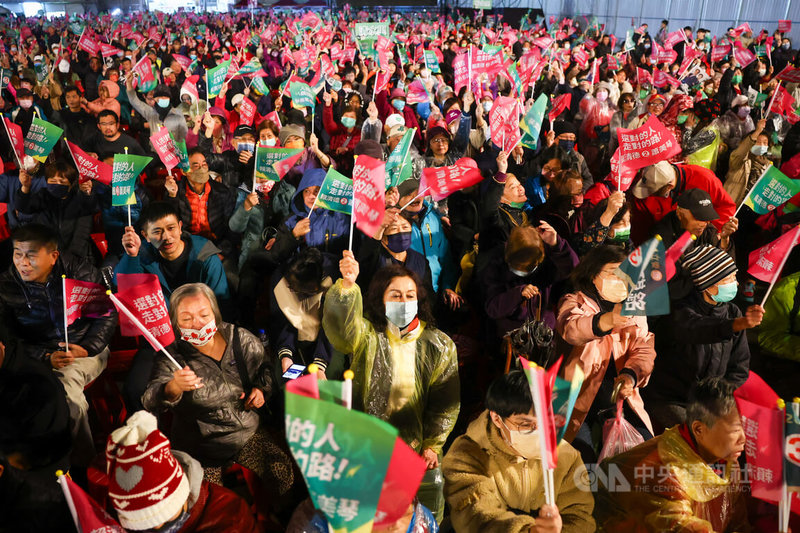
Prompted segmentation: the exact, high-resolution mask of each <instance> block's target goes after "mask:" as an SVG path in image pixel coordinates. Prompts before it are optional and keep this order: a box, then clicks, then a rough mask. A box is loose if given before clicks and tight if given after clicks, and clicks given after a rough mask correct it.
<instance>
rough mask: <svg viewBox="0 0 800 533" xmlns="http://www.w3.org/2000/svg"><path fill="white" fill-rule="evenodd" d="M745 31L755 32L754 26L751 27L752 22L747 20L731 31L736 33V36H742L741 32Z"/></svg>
mask: <svg viewBox="0 0 800 533" xmlns="http://www.w3.org/2000/svg"><path fill="white" fill-rule="evenodd" d="M745 32H750V33H753V30H752V28H750V24H749V23H747V22H742V23H741V24H739V25H738V26H736V27H735V28H734V29H733V30H732V31H731V33H732V34H733V35H734V37H738V36H740V35H741V34H743V33H745ZM742 68H744V67H742Z"/></svg>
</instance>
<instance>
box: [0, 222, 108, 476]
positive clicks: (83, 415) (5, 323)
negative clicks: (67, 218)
mask: <svg viewBox="0 0 800 533" xmlns="http://www.w3.org/2000/svg"><path fill="white" fill-rule="evenodd" d="M11 239H12V243H13V247H14V253H13V265H12V266H11V267H10V268H9V269H8V271H7V272H4V273H3V274H1V275H0V317H1V318H0V320H1V322H0V327H2V330H3V331H4V334H3V336H4V340H5V341H6V342H11V341H14V342H16V343H19V344H20V346H23V348H22V349H23V353H24V354H25V356H26V357H30V358H31V359H33V360H35V361H37V362H38V363H39V364H41V365H43V366H44V367H45V368H48V369H52V371H53V372H54V373H55V374H56V376H57V377H58V379H59V381H61V384H62V385H63V386H64V390H65V391H66V396H67V405H68V407H69V420H70V432H71V434H72V438H73V451H72V463H73V464H76V465H80V466H88V464H89V461H90V460H91V459H92V457H94V452H95V450H94V443H93V439H92V432H91V428H90V427H89V417H88V412H89V404H88V402H87V401H86V398H85V397H84V393H83V389H84V387H85V386H86V385H87V384H88V383H90V382H91V381H93V380H94V379H95V378H97V376H99V375H100V373H101V372H102V371H103V370H104V369H105V367H106V361H107V360H108V354H109V350H108V343H109V341H110V340H111V337H112V335H113V334H114V329H115V327H116V324H117V315H116V312H114V311H113V310H111V309H109V310H108V313H107V314H106V315H105V316H99V317H95V318H89V317H81V318H78V319H77V320H75V321H74V322H73V323H72V324H71V325H69V326H68V327H67V328H66V330H65V324H66V322H65V319H64V314H65V308H66V305H65V299H64V294H63V290H62V279H61V278H62V276H66V277H68V278H70V279H75V280H79V281H84V282H91V283H96V284H101V283H102V282H103V279H102V277H101V275H100V272H99V271H98V270H97V269H96V268H94V267H93V266H92V265H91V264H89V263H88V262H87V261H86V260H85V259H84V258H78V257H75V256H73V255H71V254H70V253H69V252H66V251H65V252H64V253H62V252H61V251H60V249H59V246H58V236H57V234H56V233H55V231H54V230H53V229H51V228H50V227H48V226H43V225H40V224H27V225H22V226H19V227H18V228H17V229H15V230H14V232H13V233H12V236H11ZM67 338H68V339H69V340H68V341H67ZM67 342H68V345H67V344H66V343H67Z"/></svg>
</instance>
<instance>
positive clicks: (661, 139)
mask: <svg viewBox="0 0 800 533" xmlns="http://www.w3.org/2000/svg"><path fill="white" fill-rule="evenodd" d="M617 138H618V140H619V162H620V163H621V164H624V165H626V166H628V167H629V168H631V169H633V170H636V169H640V168H643V167H647V166H650V165H654V164H655V163H658V162H659V161H663V160H665V159H669V158H670V157H672V156H673V155H675V154H678V153H680V151H681V146H680V144H678V141H677V140H676V139H675V136H674V135H673V134H672V133H671V132H670V131H669V130H667V128H666V127H664V124H662V123H661V121H660V120H658V117H656V116H654V115H651V116H650V118H649V119H647V122H645V123H644V124H643V125H642V126H641V127H639V128H636V129H635V130H628V129H625V128H618V129H617Z"/></svg>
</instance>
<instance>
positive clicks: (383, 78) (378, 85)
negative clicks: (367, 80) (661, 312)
mask: <svg viewBox="0 0 800 533" xmlns="http://www.w3.org/2000/svg"><path fill="white" fill-rule="evenodd" d="M391 77H392V73H391V72H389V71H388V70H381V71H378V73H377V74H375V92H376V93H379V92H381V91H385V90H386V89H387V88H388V87H389V80H390V79H391Z"/></svg>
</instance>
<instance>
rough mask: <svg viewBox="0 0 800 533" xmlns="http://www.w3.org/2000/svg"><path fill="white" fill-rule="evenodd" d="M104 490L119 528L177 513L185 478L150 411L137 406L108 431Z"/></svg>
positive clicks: (147, 524) (185, 493)
mask: <svg viewBox="0 0 800 533" xmlns="http://www.w3.org/2000/svg"><path fill="white" fill-rule="evenodd" d="M106 460H107V465H106V473H107V474H108V480H109V481H108V496H109V498H111V504H112V505H113V506H114V509H116V511H117V515H118V516H119V522H120V524H121V525H122V527H124V528H125V529H129V530H134V531H139V530H142V529H151V528H154V527H158V526H160V525H162V524H163V523H165V522H168V521H169V520H171V519H172V518H174V517H175V516H176V515H178V514H179V513H180V511H181V509H182V508H183V505H184V504H185V503H186V500H187V499H188V498H189V481H188V480H187V479H186V475H185V474H184V472H183V469H182V468H181V465H180V464H179V463H178V461H177V460H176V459H175V457H174V456H173V455H172V450H171V449H170V445H169V440H168V439H167V437H165V436H164V434H163V433H161V432H160V431H159V430H158V422H157V421H156V417H154V416H153V415H152V414H150V413H148V412H147V411H137V412H136V413H135V414H134V415H133V416H131V417H130V418H129V419H128V420H127V422H126V423H125V425H124V426H123V427H121V428H118V429H116V430H115V431H114V432H113V433H111V435H110V436H109V437H108V444H107V446H106Z"/></svg>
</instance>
